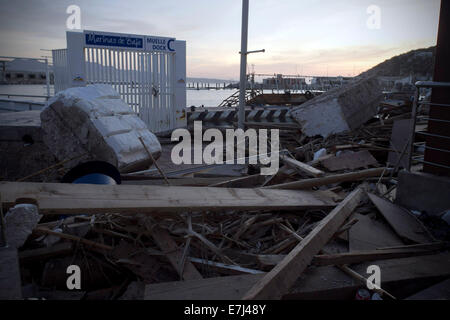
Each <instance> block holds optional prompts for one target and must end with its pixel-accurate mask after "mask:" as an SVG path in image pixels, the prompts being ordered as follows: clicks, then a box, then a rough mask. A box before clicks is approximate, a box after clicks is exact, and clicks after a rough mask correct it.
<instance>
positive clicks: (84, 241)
mask: <svg viewBox="0 0 450 320" xmlns="http://www.w3.org/2000/svg"><path fill="white" fill-rule="evenodd" d="M34 231H35V232H37V233H43V234H49V235H52V236H56V237H60V238H61V239H67V240H70V241H74V242H80V243H82V244H85V245H87V246H89V247H92V248H97V249H100V250H113V249H114V247H111V246H108V245H106V244H103V243H98V242H95V241H91V240H88V239H84V238H81V237H77V236H74V235H71V234H67V233H62V232H56V231H53V230H50V229H47V228H44V227H37V228H35V229H34Z"/></svg>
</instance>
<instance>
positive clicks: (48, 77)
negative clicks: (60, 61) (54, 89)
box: [45, 58, 50, 100]
mask: <svg viewBox="0 0 450 320" xmlns="http://www.w3.org/2000/svg"><path fill="white" fill-rule="evenodd" d="M45 82H46V84H47V100H48V99H49V98H50V72H49V70H48V59H47V58H45Z"/></svg>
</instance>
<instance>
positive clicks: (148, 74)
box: [53, 31, 186, 132]
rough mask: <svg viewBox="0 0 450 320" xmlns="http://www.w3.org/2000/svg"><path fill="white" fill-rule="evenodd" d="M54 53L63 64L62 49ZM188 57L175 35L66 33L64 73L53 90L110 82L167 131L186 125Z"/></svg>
mask: <svg viewBox="0 0 450 320" xmlns="http://www.w3.org/2000/svg"><path fill="white" fill-rule="evenodd" d="M88 37H90V38H88ZM95 37H96V38H95ZM132 40H133V41H134V42H132V44H131V45H130V46H127V45H126V41H128V42H130V43H131V41H132ZM136 40H138V41H139V42H138V43H137V44H136ZM111 42H113V43H112V44H111ZM124 43H125V44H124ZM53 56H54V61H55V57H57V60H58V59H59V60H58V61H61V65H62V64H63V58H62V56H63V53H62V52H58V50H54V51H53ZM185 59H186V47H185V42H184V41H179V40H175V39H171V38H160V37H151V36H137V35H124V34H116V33H104V32H93V31H85V32H84V33H80V32H67V57H66V61H67V62H66V66H67V67H66V76H64V74H61V75H60V76H58V75H59V74H58V75H57V74H56V73H55V90H56V91H55V92H57V91H59V90H62V89H65V88H68V87H73V86H84V85H87V84H95V83H104V84H110V85H112V86H113V87H114V88H115V89H116V90H117V91H118V92H119V93H120V95H121V96H122V98H123V99H124V100H125V101H126V102H127V103H128V105H129V106H130V107H131V108H132V109H133V110H134V111H135V112H136V113H138V114H139V117H140V118H141V119H142V120H143V121H144V122H145V123H146V124H147V126H148V127H149V129H150V130H152V131H153V132H164V131H169V130H172V129H175V128H178V127H184V126H186V117H185V107H186V83H185V82H186V81H185V80H186V61H185ZM67 71H68V72H67ZM67 73H68V74H69V77H67ZM60 79H61V81H60Z"/></svg>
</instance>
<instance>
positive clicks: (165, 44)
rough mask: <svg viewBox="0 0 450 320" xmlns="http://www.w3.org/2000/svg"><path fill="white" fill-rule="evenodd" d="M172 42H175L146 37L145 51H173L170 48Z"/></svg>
mask: <svg viewBox="0 0 450 320" xmlns="http://www.w3.org/2000/svg"><path fill="white" fill-rule="evenodd" d="M173 41H175V40H174V39H165V38H152V37H147V49H148V50H155V51H175V49H173V48H172V47H171V44H172V42H173Z"/></svg>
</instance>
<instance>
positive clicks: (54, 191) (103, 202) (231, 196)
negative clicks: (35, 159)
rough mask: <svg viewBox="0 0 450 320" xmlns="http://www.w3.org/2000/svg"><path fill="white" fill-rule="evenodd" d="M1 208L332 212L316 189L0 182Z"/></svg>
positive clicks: (67, 211)
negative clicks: (27, 202) (27, 203)
mask: <svg viewBox="0 0 450 320" xmlns="http://www.w3.org/2000/svg"><path fill="white" fill-rule="evenodd" d="M0 193H1V194H2V201H3V205H4V206H6V207H8V206H12V205H14V203H15V202H16V200H17V199H19V198H31V199H35V200H36V202H37V203H38V207H39V213H44V214H61V213H64V214H80V213H84V214H85V213H111V212H114V211H116V212H124V213H161V212H182V211H185V210H192V211H195V210H211V211H213V210H215V211H221V210H223V209H239V210H253V209H265V210H270V209H280V210H281V209H283V210H297V209H304V208H308V209H312V208H332V207H334V206H335V202H334V201H333V200H332V199H330V198H329V196H328V195H326V194H325V193H322V192H320V191H316V192H310V191H287V190H261V189H245V188H242V189H233V188H211V187H198V188H196V187H175V186H131V185H127V186H125V185H92V184H84V185H82V184H65V183H32V182H17V183H16V182H0Z"/></svg>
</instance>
